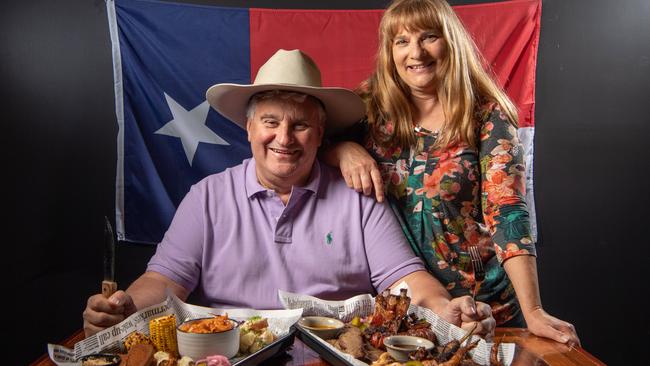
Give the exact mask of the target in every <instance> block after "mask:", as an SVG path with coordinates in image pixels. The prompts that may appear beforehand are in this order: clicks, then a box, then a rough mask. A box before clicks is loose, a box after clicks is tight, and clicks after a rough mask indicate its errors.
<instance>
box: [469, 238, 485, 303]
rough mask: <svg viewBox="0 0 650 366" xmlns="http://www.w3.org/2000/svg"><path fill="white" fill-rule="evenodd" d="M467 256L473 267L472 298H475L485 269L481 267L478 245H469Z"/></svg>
mask: <svg viewBox="0 0 650 366" xmlns="http://www.w3.org/2000/svg"><path fill="white" fill-rule="evenodd" d="M469 257H470V259H471V260H472V268H473V269H474V288H473V289H472V299H474V300H476V294H477V293H478V289H479V288H480V287H481V283H482V282H483V280H484V279H485V269H484V268H483V260H482V259H481V253H480V252H479V250H478V246H476V245H470V246H469Z"/></svg>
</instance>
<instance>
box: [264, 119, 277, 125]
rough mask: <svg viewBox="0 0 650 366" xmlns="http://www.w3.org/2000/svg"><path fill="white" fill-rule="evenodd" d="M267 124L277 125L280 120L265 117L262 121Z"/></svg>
mask: <svg viewBox="0 0 650 366" xmlns="http://www.w3.org/2000/svg"><path fill="white" fill-rule="evenodd" d="M262 122H263V123H264V124H265V125H266V126H277V125H278V121H276V120H273V119H265V120H263V121H262Z"/></svg>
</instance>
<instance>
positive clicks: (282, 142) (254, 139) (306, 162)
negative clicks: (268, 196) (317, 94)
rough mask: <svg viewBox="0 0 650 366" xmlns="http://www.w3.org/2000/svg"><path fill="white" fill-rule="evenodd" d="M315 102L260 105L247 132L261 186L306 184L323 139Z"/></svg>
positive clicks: (277, 100)
mask: <svg viewBox="0 0 650 366" xmlns="http://www.w3.org/2000/svg"><path fill="white" fill-rule="evenodd" d="M316 103H317V102H316V101H314V100H312V99H311V98H296V97H294V98H272V99H263V100H260V101H258V102H257V105H256V108H255V113H254V115H253V116H252V117H251V118H249V119H248V121H247V125H246V129H247V131H248V141H249V142H250V143H251V150H252V152H253V157H254V158H255V162H256V164H257V175H258V179H259V180H260V183H262V184H269V183H271V184H276V185H277V184H278V183H281V184H283V185H289V184H290V185H303V184H304V183H306V182H307V180H308V178H309V174H310V173H311V168H312V165H313V163H314V160H315V159H316V153H317V151H318V147H319V146H320V144H321V140H322V138H323V126H322V124H321V122H320V121H319V119H318V116H319V114H318V106H317V105H316Z"/></svg>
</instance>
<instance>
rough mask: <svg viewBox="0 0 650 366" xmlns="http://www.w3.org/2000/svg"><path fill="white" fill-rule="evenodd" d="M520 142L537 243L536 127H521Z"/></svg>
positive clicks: (531, 228)
mask: <svg viewBox="0 0 650 366" xmlns="http://www.w3.org/2000/svg"><path fill="white" fill-rule="evenodd" d="M518 135H519V140H520V141H521V144H522V145H523V147H524V162H525V163H526V204H527V205H528V214H529V215H530V233H531V235H532V238H533V242H537V215H536V214H535V195H534V193H533V155H534V152H535V146H534V140H535V127H520V128H519V130H518Z"/></svg>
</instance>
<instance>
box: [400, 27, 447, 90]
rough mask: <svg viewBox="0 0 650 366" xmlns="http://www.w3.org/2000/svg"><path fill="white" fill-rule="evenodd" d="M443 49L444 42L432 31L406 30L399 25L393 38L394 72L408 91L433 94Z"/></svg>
mask: <svg viewBox="0 0 650 366" xmlns="http://www.w3.org/2000/svg"><path fill="white" fill-rule="evenodd" d="M445 51H446V48H445V42H444V40H443V39H442V37H441V35H440V34H439V33H437V32H436V31H432V30H419V31H413V32H409V31H407V30H406V29H404V28H403V27H402V28H401V29H400V30H399V32H397V34H396V35H395V37H394V38H393V62H394V63H395V68H396V69H397V74H398V75H399V77H400V78H401V79H402V81H403V82H404V83H405V84H406V85H408V86H409V88H410V89H411V92H412V93H424V94H435V93H436V90H437V87H438V85H437V84H438V80H439V78H438V72H439V70H440V67H441V65H442V62H443V58H444V57H445Z"/></svg>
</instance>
